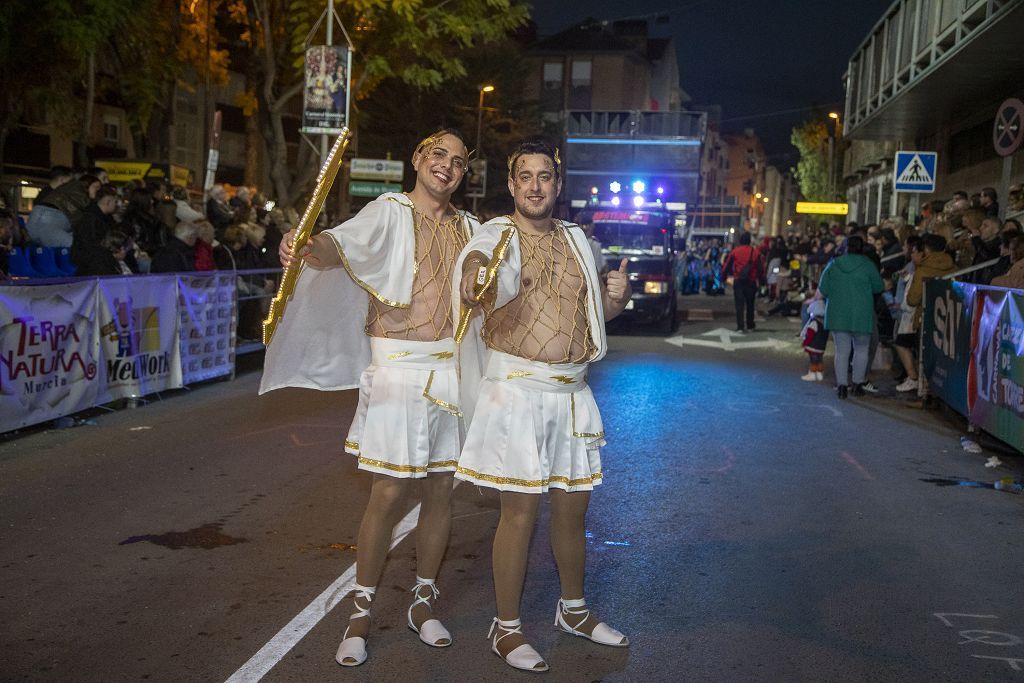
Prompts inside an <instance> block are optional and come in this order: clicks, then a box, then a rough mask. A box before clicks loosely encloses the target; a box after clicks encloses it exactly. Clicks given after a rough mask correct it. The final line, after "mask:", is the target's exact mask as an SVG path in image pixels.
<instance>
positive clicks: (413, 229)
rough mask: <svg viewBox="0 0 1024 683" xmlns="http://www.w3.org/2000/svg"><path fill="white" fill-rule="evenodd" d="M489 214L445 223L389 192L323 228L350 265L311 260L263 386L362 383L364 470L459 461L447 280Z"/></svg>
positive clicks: (357, 447) (409, 471)
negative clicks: (321, 264) (323, 265)
mask: <svg viewBox="0 0 1024 683" xmlns="http://www.w3.org/2000/svg"><path fill="white" fill-rule="evenodd" d="M478 227H479V223H478V222H477V221H476V219H475V218H474V217H472V216H470V215H469V214H466V213H463V212H458V213H457V214H456V216H455V217H454V218H453V219H452V220H450V221H442V222H441V223H435V222H434V221H431V220H430V219H426V218H424V217H423V216H422V214H419V213H417V212H415V210H414V207H413V205H412V202H411V201H410V200H409V198H408V197H407V196H405V195H404V194H397V193H386V194H383V195H381V196H380V197H378V198H377V199H375V200H374V201H372V202H370V203H369V204H367V205H366V207H365V208H363V210H362V211H360V212H359V213H358V214H357V215H356V216H354V217H353V218H351V219H350V220H348V221H346V222H344V223H342V224H341V225H338V226H336V227H334V228H331V229H330V230H326V231H325V232H324V234H326V235H329V236H330V237H331V238H332V239H333V240H334V242H335V244H336V245H337V248H338V252H339V254H340V255H341V259H342V262H343V264H344V267H341V268H327V269H317V268H313V267H311V266H308V265H307V264H305V263H304V264H303V266H302V270H301V272H300V274H299V277H298V280H297V282H296V286H295V292H294V296H293V298H292V300H291V301H290V302H289V303H288V306H287V308H286V309H285V313H284V317H283V318H282V319H281V321H280V322H279V324H278V327H277V331H276V332H275V334H274V338H273V340H272V341H271V344H270V346H269V347H268V348H267V355H266V362H265V366H264V373H263V380H262V382H261V385H260V393H264V392H266V391H271V390H273V389H278V388H281V387H306V388H310V389H319V390H341V389H351V388H355V387H359V405H358V407H357V409H356V416H355V419H354V420H353V422H352V426H351V428H350V430H349V432H348V436H347V437H346V439H345V450H346V451H347V452H349V453H351V454H353V455H356V456H357V457H358V458H359V467H360V469H365V470H369V471H372V472H378V473H381V474H388V475H391V476H395V477H423V476H426V474H427V472H435V471H436V472H440V471H453V470H454V469H455V466H456V461H457V459H458V454H459V448H460V444H461V439H460V429H461V424H460V417H461V415H462V412H461V408H460V399H459V388H458V377H457V372H456V367H455V359H454V353H455V343H454V340H453V339H452V321H451V317H450V310H451V306H450V296H451V291H450V287H449V283H450V278H451V272H452V271H451V267H452V263H453V262H454V260H455V258H456V257H457V255H458V253H459V251H460V249H461V248H462V245H464V244H465V243H466V240H467V239H469V238H470V236H471V235H472V234H473V232H474V231H475V229H476V228H478Z"/></svg>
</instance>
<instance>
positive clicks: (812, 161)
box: [790, 118, 833, 202]
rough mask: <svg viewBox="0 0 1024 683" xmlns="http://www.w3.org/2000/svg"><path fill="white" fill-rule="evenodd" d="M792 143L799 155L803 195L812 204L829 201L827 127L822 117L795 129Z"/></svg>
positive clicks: (798, 171)
mask: <svg viewBox="0 0 1024 683" xmlns="http://www.w3.org/2000/svg"><path fill="white" fill-rule="evenodd" d="M790 142H792V143H793V146H794V147H796V148H797V150H798V151H799V152H800V160H799V161H798V162H797V166H796V169H795V174H796V179H797V182H799V184H800V192H801V194H803V196H804V198H805V199H807V200H808V201H811V202H830V201H833V198H832V197H831V196H830V195H829V177H828V174H829V160H828V128H827V126H826V125H825V122H824V121H823V120H822V119H820V118H812V119H809V120H807V121H806V122H804V123H803V124H801V125H799V126H796V127H795V128H793V132H792V135H791V136H790Z"/></svg>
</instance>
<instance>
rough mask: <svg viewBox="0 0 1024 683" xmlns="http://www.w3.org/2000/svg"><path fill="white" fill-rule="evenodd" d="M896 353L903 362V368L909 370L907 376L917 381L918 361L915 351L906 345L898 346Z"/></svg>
mask: <svg viewBox="0 0 1024 683" xmlns="http://www.w3.org/2000/svg"><path fill="white" fill-rule="evenodd" d="M896 355H897V356H899V357H900V362H901V363H903V369H904V370H906V371H907V377H909V378H910V379H912V380H914V381H915V382H916V381H917V361H916V360H914V352H913V351H911V350H910V349H908V348H907V347H905V346H896Z"/></svg>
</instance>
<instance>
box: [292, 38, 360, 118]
mask: <svg viewBox="0 0 1024 683" xmlns="http://www.w3.org/2000/svg"><path fill="white" fill-rule="evenodd" d="M350 72H351V55H350V54H349V51H348V48H345V47H336V46H335V47H330V46H325V45H320V46H316V47H310V48H308V49H307V50H306V71H305V77H306V81H305V88H304V89H303V106H302V129H301V130H302V132H303V133H315V134H319V135H339V134H340V133H341V129H342V128H343V127H344V126H345V125H347V123H348V102H349V74H350Z"/></svg>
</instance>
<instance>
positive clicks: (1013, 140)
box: [992, 97, 1024, 157]
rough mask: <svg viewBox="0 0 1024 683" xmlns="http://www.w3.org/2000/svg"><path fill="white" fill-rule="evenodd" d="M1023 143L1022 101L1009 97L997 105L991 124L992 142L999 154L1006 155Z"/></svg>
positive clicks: (1023, 105) (1023, 120) (1023, 108)
mask: <svg viewBox="0 0 1024 683" xmlns="http://www.w3.org/2000/svg"><path fill="white" fill-rule="evenodd" d="M1021 143H1024V102H1021V101H1020V100H1018V99H1017V98H1016V97H1011V98H1010V99H1008V100H1006V101H1005V102H1003V103H1002V104H1000V105H999V109H998V110H997V111H996V121H995V125H993V126H992V144H993V145H994V146H995V148H996V153H998V154H999V156H1004V157H1008V156H1010V155H1011V154H1013V153H1014V152H1016V151H1017V150H1018V149H1020V146H1021Z"/></svg>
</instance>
